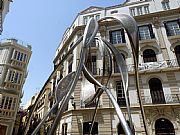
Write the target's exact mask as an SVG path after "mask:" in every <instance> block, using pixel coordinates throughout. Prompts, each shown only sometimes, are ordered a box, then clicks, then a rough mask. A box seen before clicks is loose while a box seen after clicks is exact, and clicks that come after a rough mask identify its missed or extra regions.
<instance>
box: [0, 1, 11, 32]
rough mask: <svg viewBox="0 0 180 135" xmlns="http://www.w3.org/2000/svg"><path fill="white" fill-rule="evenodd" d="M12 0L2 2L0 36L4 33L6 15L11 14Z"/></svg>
mask: <svg viewBox="0 0 180 135" xmlns="http://www.w3.org/2000/svg"><path fill="white" fill-rule="evenodd" d="M10 2H12V1H11V0H0V34H1V33H2V31H3V22H4V19H5V17H6V14H7V13H8V12H9V5H10Z"/></svg>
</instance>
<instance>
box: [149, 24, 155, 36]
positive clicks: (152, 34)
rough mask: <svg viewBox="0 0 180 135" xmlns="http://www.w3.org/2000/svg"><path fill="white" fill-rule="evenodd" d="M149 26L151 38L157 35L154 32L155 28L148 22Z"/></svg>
mask: <svg viewBox="0 0 180 135" xmlns="http://www.w3.org/2000/svg"><path fill="white" fill-rule="evenodd" d="M148 28H149V32H150V36H151V38H155V35H154V33H153V29H152V25H151V24H148Z"/></svg>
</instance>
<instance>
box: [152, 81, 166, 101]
mask: <svg viewBox="0 0 180 135" xmlns="http://www.w3.org/2000/svg"><path fill="white" fill-rule="evenodd" d="M149 88H150V92H151V98H152V103H153V104H163V103H165V98H164V92H163V88H162V83H161V81H160V80H159V79H158V78H152V79H150V80H149Z"/></svg>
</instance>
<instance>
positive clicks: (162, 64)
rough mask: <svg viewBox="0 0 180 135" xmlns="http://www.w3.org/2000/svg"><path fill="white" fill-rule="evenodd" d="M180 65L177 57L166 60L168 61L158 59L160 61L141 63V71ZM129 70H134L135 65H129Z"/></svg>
mask: <svg viewBox="0 0 180 135" xmlns="http://www.w3.org/2000/svg"><path fill="white" fill-rule="evenodd" d="M175 67H179V64H178V61H177V60H176V59H173V60H166V61H158V62H147V63H140V64H139V71H151V70H157V69H165V68H175ZM128 71H129V72H131V71H134V65H128Z"/></svg>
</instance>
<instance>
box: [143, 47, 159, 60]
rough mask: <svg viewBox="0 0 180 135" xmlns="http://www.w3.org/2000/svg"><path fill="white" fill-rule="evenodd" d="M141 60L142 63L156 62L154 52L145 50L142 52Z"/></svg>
mask: <svg viewBox="0 0 180 135" xmlns="http://www.w3.org/2000/svg"><path fill="white" fill-rule="evenodd" d="M143 60H144V63H147V62H156V61H157V58H156V54H155V52H154V51H153V50H152V49H146V50H145V51H144V52H143Z"/></svg>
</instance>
